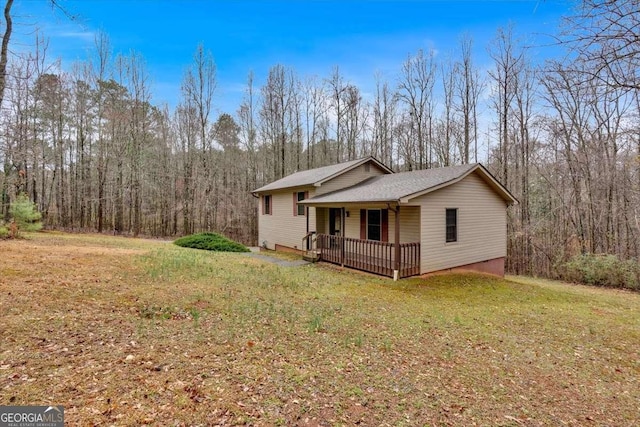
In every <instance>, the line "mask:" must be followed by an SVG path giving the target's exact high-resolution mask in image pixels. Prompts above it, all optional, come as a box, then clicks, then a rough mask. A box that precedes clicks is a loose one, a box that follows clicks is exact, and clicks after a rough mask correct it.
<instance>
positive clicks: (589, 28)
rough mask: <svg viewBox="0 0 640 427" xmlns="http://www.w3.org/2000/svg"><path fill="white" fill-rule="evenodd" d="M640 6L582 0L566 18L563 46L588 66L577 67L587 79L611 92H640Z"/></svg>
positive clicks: (634, 1) (620, 0)
mask: <svg viewBox="0 0 640 427" xmlns="http://www.w3.org/2000/svg"><path fill="white" fill-rule="evenodd" d="M639 31H640V2H639V1H638V0H582V1H581V2H580V4H579V6H577V8H576V13H575V14H574V15H572V16H569V17H567V18H565V30H564V31H563V33H562V34H561V36H560V37H561V38H560V40H561V42H562V43H564V44H566V45H568V46H569V47H570V48H571V50H572V51H573V52H575V53H576V55H577V59H578V61H580V62H583V63H584V64H585V66H578V67H573V71H579V73H580V75H581V76H582V77H583V79H584V78H586V79H597V80H598V81H599V82H600V83H601V84H603V85H605V86H607V87H609V88H613V89H615V88H625V89H631V90H640V41H639V39H638V33H639Z"/></svg>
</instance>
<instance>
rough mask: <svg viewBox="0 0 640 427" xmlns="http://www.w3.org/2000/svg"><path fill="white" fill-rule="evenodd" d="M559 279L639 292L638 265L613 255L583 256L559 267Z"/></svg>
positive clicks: (639, 273) (578, 256)
mask: <svg viewBox="0 0 640 427" xmlns="http://www.w3.org/2000/svg"><path fill="white" fill-rule="evenodd" d="M559 273H560V277H561V278H562V279H564V280H568V281H571V282H579V283H584V284H587V285H594V286H606V287H611V288H627V289H635V290H640V264H639V263H638V262H636V261H634V260H628V261H621V260H619V259H618V257H616V256H615V255H596V254H584V255H577V256H575V257H573V258H572V259H571V260H570V261H569V262H566V263H564V264H562V265H561V266H560V267H559Z"/></svg>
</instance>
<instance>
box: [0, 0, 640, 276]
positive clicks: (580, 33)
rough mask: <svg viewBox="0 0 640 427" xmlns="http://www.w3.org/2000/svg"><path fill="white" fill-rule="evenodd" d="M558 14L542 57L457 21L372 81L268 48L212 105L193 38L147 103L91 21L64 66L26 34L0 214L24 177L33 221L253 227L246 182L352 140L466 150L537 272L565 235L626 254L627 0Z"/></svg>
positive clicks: (9, 79) (639, 242) (632, 60)
mask: <svg viewBox="0 0 640 427" xmlns="http://www.w3.org/2000/svg"><path fill="white" fill-rule="evenodd" d="M9 3H10V2H7V4H9ZM9 9H10V7H9ZM5 15H6V16H10V15H9V14H6V13H5ZM5 24H7V25H4V26H3V27H2V30H3V31H5V29H6V30H7V31H10V25H9V24H10V20H9V21H7V20H5ZM563 28H564V30H562V31H561V32H560V33H559V35H558V43H559V44H560V45H562V46H563V48H564V49H565V53H564V54H563V56H562V57H561V58H557V59H555V60H553V59H550V60H548V61H547V62H545V63H543V64H540V63H539V62H538V63H534V61H533V58H531V57H530V50H529V49H528V47H527V46H526V45H525V44H524V43H523V42H522V41H521V40H520V39H519V38H518V36H517V35H516V31H515V29H514V28H511V27H507V28H500V29H497V31H496V34H495V37H494V39H493V41H492V42H491V44H490V45H489V46H476V45H474V43H473V40H472V38H471V37H469V36H462V37H461V39H460V41H459V44H458V49H457V51H456V52H455V53H453V54H452V55H451V56H450V57H448V58H445V59H443V58H440V57H439V56H437V55H435V53H434V52H431V51H422V50H417V51H415V52H413V53H412V54H410V55H408V56H407V58H406V60H405V61H404V62H403V63H401V64H398V69H397V74H396V75H395V76H382V75H375V76H372V78H375V91H374V93H373V95H372V97H371V98H368V97H365V96H364V95H363V92H362V90H361V88H359V87H358V86H356V85H355V84H353V83H352V82H350V81H348V79H347V78H346V77H345V75H344V74H343V73H342V72H341V70H340V67H339V66H338V65H336V66H335V67H334V68H333V69H332V70H328V72H327V74H326V75H324V76H302V75H300V74H298V73H297V72H296V70H295V69H293V68H291V67H288V66H286V65H282V64H275V65H273V66H272V67H271V69H270V70H269V72H268V75H267V76H263V77H264V79H263V80H264V82H265V83H264V84H263V85H261V86H259V87H257V86H256V85H255V83H254V81H255V78H254V75H253V74H252V73H251V72H249V73H248V75H247V79H246V88H245V93H244V98H243V101H242V102H241V104H240V105H239V106H238V107H237V109H236V111H228V112H226V113H222V114H219V115H215V114H214V111H216V108H215V107H216V103H217V102H218V87H217V79H216V64H215V61H214V57H213V54H212V53H211V52H209V51H208V50H207V49H206V48H205V47H204V46H202V45H201V46H197V47H196V46H194V53H193V58H192V61H191V65H190V67H189V68H188V70H187V71H186V72H185V74H184V77H183V80H182V85H181V95H180V101H179V104H178V105H177V106H176V108H175V109H173V110H170V109H169V108H168V107H166V106H163V105H154V103H153V87H152V85H151V84H150V76H149V73H148V71H147V70H146V68H145V61H144V58H142V56H141V55H140V54H139V53H136V52H129V53H118V54H114V53H113V52H112V51H111V48H110V44H109V40H108V37H107V36H106V35H104V34H102V35H99V36H98V37H97V38H96V40H95V49H94V53H93V55H92V56H91V58H88V59H87V60H86V61H84V62H79V63H75V64H73V66H72V67H69V69H70V70H71V71H64V70H63V67H62V66H61V65H60V64H57V65H55V64H56V63H55V62H52V61H50V58H47V44H46V41H43V40H42V39H38V40H37V41H36V43H35V48H34V49H33V51H32V52H31V53H28V54H22V55H14V56H10V57H9V58H8V60H6V61H5V60H4V59H3V58H4V57H3V58H0V75H1V76H2V78H4V80H3V81H1V82H0V83H3V86H4V88H3V89H4V91H3V92H4V97H3V98H4V99H3V98H2V97H0V100H2V110H1V115H0V121H1V124H0V130H1V131H0V132H1V134H0V162H1V165H0V167H1V168H2V170H1V173H0V197H1V199H0V217H7V216H8V212H9V205H10V203H11V201H12V200H15V198H16V197H17V195H18V194H20V193H26V194H27V195H28V197H29V198H30V199H31V200H32V201H34V202H35V203H36V205H37V207H38V209H39V210H40V211H41V212H42V215H43V221H44V223H45V225H46V226H47V227H49V228H60V229H65V230H76V231H97V232H105V233H106V232H108V233H115V234H127V235H134V236H136V235H148V236H177V235H183V234H189V233H193V232H196V231H202V230H212V231H219V232H222V233H224V234H226V235H228V236H229V237H231V238H233V239H236V240H239V241H241V242H244V243H248V244H255V240H256V236H257V217H256V215H257V209H256V207H257V202H256V200H255V199H254V198H253V197H252V195H251V194H250V191H251V190H252V189H255V188H257V187H259V186H261V185H263V184H265V183H268V182H270V181H273V180H275V179H278V178H281V177H283V176H285V175H287V174H290V173H292V172H295V171H299V170H304V169H308V168H314V167H319V166H324V165H328V164H332V163H336V162H340V161H346V160H351V159H355V158H359V157H362V156H366V155H373V156H375V157H376V158H378V159H379V160H381V161H382V162H384V163H385V164H387V165H389V166H390V167H391V168H392V169H394V170H396V171H399V170H411V169H424V168H434V167H439V166H447V165H454V164H460V163H468V162H475V161H479V162H482V163H483V164H485V166H487V167H488V169H489V170H490V171H491V172H492V173H493V174H494V175H495V176H496V177H497V178H498V179H499V180H500V181H501V182H502V183H503V184H505V185H506V186H507V187H508V188H509V190H510V191H511V192H512V193H513V194H514V195H515V196H516V198H517V199H518V200H519V202H520V203H519V204H518V205H516V206H514V207H512V208H510V210H509V223H508V236H509V240H508V253H509V257H508V269H509V271H511V272H514V273H522V274H540V275H551V276H552V275H554V268H555V266H556V265H557V264H558V263H559V262H562V261H564V260H566V259H568V258H569V257H571V256H573V255H576V254H579V253H609V254H615V255H617V256H618V257H619V258H621V259H624V260H628V259H634V258H635V259H639V258H640V114H639V111H640V76H639V74H638V70H640V41H639V38H638V34H639V33H640V5H639V2H638V0H619V1H613V0H584V1H582V2H581V6H580V7H579V8H578V9H577V10H576V11H575V13H574V14H573V15H572V16H570V17H568V18H566V23H565V26H564V27H563ZM5 33H6V32H5ZM5 39H6V40H7V41H8V40H9V38H8V37H4V38H3V44H2V48H3V51H4V52H6V50H4V47H5V43H4V40H5ZM481 49H485V50H486V52H487V53H488V56H489V58H491V61H492V66H491V68H490V69H489V70H488V71H484V70H482V69H480V68H479V67H478V65H477V64H476V63H475V62H474V57H475V55H474V52H477V51H478V50H481ZM52 63H53V64H54V65H51V64H52ZM5 64H6V72H3V67H4V66H5ZM372 74H373V70H372ZM1 93H2V92H0V94H1Z"/></svg>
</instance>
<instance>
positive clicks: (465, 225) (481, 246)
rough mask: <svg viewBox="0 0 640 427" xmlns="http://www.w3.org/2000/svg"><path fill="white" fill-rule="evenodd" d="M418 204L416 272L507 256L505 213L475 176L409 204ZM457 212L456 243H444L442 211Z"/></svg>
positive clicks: (501, 201)
mask: <svg viewBox="0 0 640 427" xmlns="http://www.w3.org/2000/svg"><path fill="white" fill-rule="evenodd" d="M411 202H412V203H417V204H420V206H421V213H422V228H421V230H422V233H421V235H422V240H421V251H420V255H421V263H420V264H421V265H420V272H421V273H428V272H431V271H438V270H444V269H448V268H453V267H458V266H462V265H467V264H472V263H475V262H480V261H486V260H490V259H495V258H501V257H504V256H506V255H507V223H506V219H507V212H506V204H505V201H504V200H503V199H502V198H500V197H499V196H498V195H497V194H496V193H495V192H494V191H493V190H492V189H491V188H490V187H489V186H488V185H487V184H486V183H485V182H484V181H483V180H482V178H480V177H479V176H478V175H476V174H475V173H472V174H470V175H469V176H467V177H466V178H464V179H463V180H461V181H460V182H458V183H456V184H452V185H451V186H448V187H445V188H443V189H441V190H437V191H434V192H433V193H428V194H425V195H424V196H420V197H418V198H416V199H414V200H412V201H411ZM448 208H454V209H458V241H457V242H452V243H445V224H446V222H445V211H446V209H448Z"/></svg>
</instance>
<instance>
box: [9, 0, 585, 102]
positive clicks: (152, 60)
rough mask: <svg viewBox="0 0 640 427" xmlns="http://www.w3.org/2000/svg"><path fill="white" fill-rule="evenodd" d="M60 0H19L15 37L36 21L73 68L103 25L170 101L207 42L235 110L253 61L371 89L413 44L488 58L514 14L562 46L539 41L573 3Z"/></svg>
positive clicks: (259, 76) (27, 34)
mask: <svg viewBox="0 0 640 427" xmlns="http://www.w3.org/2000/svg"><path fill="white" fill-rule="evenodd" d="M59 1H60V4H61V5H63V6H64V7H65V8H66V10H67V11H68V12H69V13H70V14H73V15H75V16H77V18H76V19H75V20H73V21H71V20H69V19H68V18H67V17H66V16H64V15H63V14H62V13H60V12H59V11H55V10H52V8H51V6H50V4H49V2H47V1H46V0H16V3H15V5H14V13H15V15H16V18H15V20H16V22H19V23H20V25H19V26H18V27H17V30H16V40H21V41H22V43H24V42H25V41H28V40H30V39H32V38H33V35H32V32H33V30H34V29H35V28H36V27H37V28H39V30H40V31H41V32H42V34H43V35H44V36H45V37H47V38H48V39H49V51H48V56H49V59H50V60H53V59H58V58H60V59H61V60H62V63H63V67H65V68H68V67H70V66H71V63H72V62H73V61H75V60H84V59H86V58H87V56H88V55H89V54H90V53H89V51H90V50H91V49H93V39H94V35H95V34H96V32H98V31H100V30H102V31H104V32H105V33H106V34H108V36H109V38H110V40H111V44H112V47H113V50H114V52H115V53H117V52H123V53H128V52H129V51H131V50H135V51H137V52H139V53H141V54H142V56H143V57H144V58H145V60H146V64H147V70H148V72H149V74H150V77H151V81H152V83H153V86H154V87H153V93H154V102H155V103H163V102H167V103H168V104H169V105H170V106H174V105H175V104H176V103H177V102H178V100H179V96H180V94H179V88H180V81H181V79H182V76H183V73H184V70H185V69H186V68H187V67H188V66H189V64H190V62H191V58H192V55H193V53H194V51H195V49H196V47H197V45H198V43H201V42H202V43H203V44H204V46H205V48H206V49H208V50H210V51H211V52H212V53H213V56H214V58H215V61H216V64H217V68H218V92H217V100H216V107H217V108H216V109H217V110H218V111H226V112H230V113H234V112H235V109H236V108H237V106H238V105H239V101H240V98H241V96H242V91H243V90H244V84H245V82H246V77H247V74H248V72H249V71H250V70H253V72H254V74H255V77H256V83H257V85H260V84H261V82H262V81H263V80H264V78H265V76H266V75H267V73H268V70H269V67H271V66H273V65H275V64H284V65H286V66H291V67H293V68H295V69H296V71H297V72H298V74H299V75H300V76H311V75H316V76H318V77H320V78H323V77H327V76H329V74H330V73H331V70H332V69H333V67H334V66H336V65H338V66H340V70H341V72H342V73H343V74H344V76H345V77H346V79H347V80H348V81H350V82H352V83H354V84H356V85H358V86H360V88H361V89H362V90H363V91H364V92H365V93H366V92H367V90H369V89H370V88H372V87H373V84H374V77H373V76H374V73H375V72H379V73H382V75H383V76H385V77H386V78H387V79H388V80H390V81H392V82H393V80H394V78H395V75H396V74H397V73H398V71H399V69H400V66H401V64H402V62H403V61H404V60H405V59H406V57H407V55H408V54H412V53H415V52H416V51H417V50H418V49H425V50H428V49H435V50H436V51H437V54H438V56H439V57H446V56H447V55H454V56H455V55H456V52H455V49H456V47H457V44H458V42H459V39H460V36H461V35H462V34H463V33H468V34H470V35H471V36H472V37H473V39H474V45H475V61H476V64H477V65H478V66H480V67H483V68H486V67H489V66H490V62H489V59H488V57H487V53H486V46H487V44H488V43H489V41H490V40H491V39H492V38H493V37H494V36H495V33H496V29H497V28H498V27H500V26H502V27H504V26H507V25H509V23H512V24H513V25H514V29H515V32H516V33H517V34H518V35H519V36H520V37H522V38H523V39H524V40H525V42H526V43H527V44H528V45H531V46H534V48H533V49H532V56H533V58H534V60H542V59H544V58H545V57H548V56H550V55H554V54H557V51H558V49H556V48H548V47H543V46H544V45H547V44H549V43H550V41H551V40H550V39H549V37H548V35H549V34H555V33H557V29H558V23H559V20H560V16H561V15H566V14H568V13H570V11H571V7H572V5H573V2H572V1H571V0H518V1H516V0H512V1H502V0H493V1H473V0H466V1H437V0H407V1H383V0H370V1H356V0H343V1H331V0H309V1H302V0H298V1H295V0H288V1H257V0H255V1H230V0H228V1H214V0H211V1H205V0H199V1H196V0H190V1H187V0H184V1H180V0H172V1H169V0H158V1H152V0H110V1H107V0H83V1H78V0H59Z"/></svg>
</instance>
